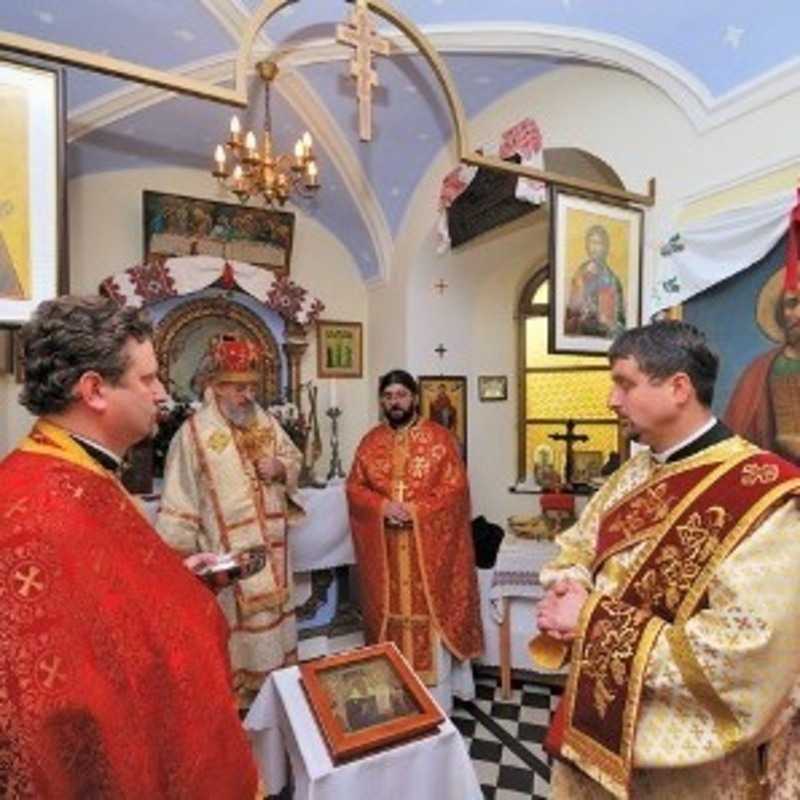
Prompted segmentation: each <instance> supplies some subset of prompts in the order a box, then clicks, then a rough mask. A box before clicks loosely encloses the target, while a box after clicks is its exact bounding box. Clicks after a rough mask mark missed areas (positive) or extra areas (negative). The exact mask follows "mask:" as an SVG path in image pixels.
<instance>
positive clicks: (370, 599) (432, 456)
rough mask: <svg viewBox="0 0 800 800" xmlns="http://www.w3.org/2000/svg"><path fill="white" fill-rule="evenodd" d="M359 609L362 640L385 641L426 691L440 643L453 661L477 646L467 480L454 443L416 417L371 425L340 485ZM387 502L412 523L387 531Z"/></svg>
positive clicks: (436, 427)
mask: <svg viewBox="0 0 800 800" xmlns="http://www.w3.org/2000/svg"><path fill="white" fill-rule="evenodd" d="M347 499H348V503H349V506H350V525H351V529H352V532H353V541H354V544H355V549H356V557H357V559H358V565H359V580H360V583H361V604H362V611H363V614H364V622H365V624H366V628H367V636H368V639H369V641H371V642H380V641H385V640H387V639H388V640H391V641H393V642H394V643H395V644H396V645H397V646H398V648H400V650H401V652H402V653H403V655H404V656H405V657H406V658H407V659H408V660H409V662H410V663H411V664H413V666H414V668H415V669H416V670H417V672H418V673H419V675H420V677H421V678H422V679H423V680H424V681H425V682H426V683H427V684H428V685H435V684H436V676H437V663H436V654H437V649H438V648H437V645H438V643H439V641H441V642H442V643H443V644H444V645H445V647H447V649H448V650H449V651H450V652H451V653H452V654H453V655H454V656H455V657H456V658H457V659H460V660H464V659H468V658H474V657H475V656H477V655H479V654H480V653H481V651H482V649H483V631H482V628H481V621H480V610H479V596H478V585H477V579H476V574H475V555H474V551H473V545H472V535H471V528H470V503H469V489H468V485H467V476H466V472H465V470H464V465H463V463H462V461H461V458H460V456H459V454H458V450H457V445H456V442H455V439H454V438H453V436H452V434H451V433H449V431H447V430H445V428H443V427H442V426H441V425H437V424H436V423H435V422H430V421H429V420H421V421H419V422H417V423H416V424H414V425H411V426H410V427H407V428H404V429H402V430H394V429H392V428H391V427H389V426H388V425H379V426H378V427H376V428H373V429H372V430H371V431H370V432H369V433H368V434H367V435H366V436H365V437H364V439H363V440H362V441H361V444H360V445H359V447H358V450H357V452H356V455H355V460H354V462H353V467H352V470H351V472H350V476H349V478H348V480H347ZM390 500H402V501H403V502H405V503H406V504H408V505H409V506H410V508H411V513H412V517H413V522H412V524H410V525H408V526H405V527H399V528H395V527H391V526H389V525H387V524H386V523H385V521H384V518H383V509H384V507H385V505H386V503H387V502H389V501H390Z"/></svg>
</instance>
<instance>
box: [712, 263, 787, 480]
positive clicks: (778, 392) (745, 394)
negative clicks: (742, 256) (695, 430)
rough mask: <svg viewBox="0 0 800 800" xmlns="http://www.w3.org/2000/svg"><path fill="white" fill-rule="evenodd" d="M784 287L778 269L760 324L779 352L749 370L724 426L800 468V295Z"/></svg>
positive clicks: (761, 299)
mask: <svg viewBox="0 0 800 800" xmlns="http://www.w3.org/2000/svg"><path fill="white" fill-rule="evenodd" d="M784 284H785V277H784V270H783V269H780V270H778V271H777V272H776V273H774V274H773V275H772V276H771V277H770V278H769V280H768V281H767V282H766V283H765V284H764V286H763V288H762V289H761V292H760V293H759V296H758V302H757V304H756V321H757V322H758V326H759V327H760V328H761V330H762V331H763V332H764V333H765V334H766V336H768V337H769V338H770V339H771V340H772V341H774V342H775V343H776V344H777V346H776V347H774V348H772V349H771V350H768V351H767V352H765V353H762V354H761V355H759V356H757V357H756V358H754V359H753V360H752V361H751V362H750V363H749V364H748V365H747V367H745V369H744V370H743V372H742V374H741V375H740V376H739V380H738V381H737V383H736V387H735V388H734V390H733V392H732V394H731V397H730V400H729V401H728V407H727V409H726V411H725V422H726V424H727V425H728V426H729V427H730V428H731V429H732V430H733V431H734V432H736V433H738V434H739V435H740V436H744V437H745V438H746V439H749V440H750V441H751V442H753V443H754V444H757V445H758V446H759V447H765V448H767V449H769V450H774V451H775V452H777V453H780V454H781V455H782V456H784V457H785V458H788V459H789V460H790V461H793V462H794V463H795V464H800V402H799V401H798V397H800V292H798V291H797V290H796V289H791V288H787V287H786V286H785V285H784Z"/></svg>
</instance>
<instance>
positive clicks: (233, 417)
mask: <svg viewBox="0 0 800 800" xmlns="http://www.w3.org/2000/svg"><path fill="white" fill-rule="evenodd" d="M260 357H261V354H260V350H259V348H258V346H257V345H256V344H255V343H254V342H251V341H250V340H248V339H245V338H239V337H237V336H236V335H234V334H223V335H222V336H220V337H216V338H215V339H214V340H212V342H211V344H210V348H209V352H208V354H207V356H206V358H205V359H204V363H203V373H204V375H205V378H206V379H207V380H208V384H207V385H206V386H205V387H204V392H203V398H204V403H203V407H202V408H201V409H200V410H199V411H198V412H197V413H196V414H194V415H193V416H192V417H190V418H189V419H188V420H186V422H184V424H183V425H182V427H181V429H180V430H179V431H178V433H177V434H176V435H175V437H174V439H173V440H172V443H171V444H170V448H169V452H168V453H167V460H166V468H165V471H164V490H163V493H162V499H161V512H160V514H159V517H158V520H157V522H156V529H157V530H158V532H159V533H160V534H161V536H162V538H163V539H164V541H165V542H167V544H169V545H170V547H172V548H173V549H175V550H176V551H178V552H179V553H181V554H182V555H188V554H191V553H203V552H210V553H216V554H219V555H223V554H229V553H232V554H240V553H243V552H245V551H248V550H250V549H251V548H253V547H263V548H265V549H266V564H265V566H264V568H263V569H261V570H260V571H258V572H256V573H255V574H254V575H251V576H249V577H246V578H243V579H242V580H239V581H237V582H235V583H233V584H232V585H229V586H225V587H224V588H223V589H222V590H221V591H220V592H219V594H218V599H219V602H220V605H221V606H222V610H223V611H224V613H225V616H226V618H227V620H228V624H229V625H230V629H231V637H230V644H229V647H230V655H231V662H232V665H233V678H234V687H235V689H236V693H237V696H238V700H239V704H240V706H241V707H242V708H246V707H248V706H249V705H250V703H251V702H252V700H253V699H254V698H255V695H256V694H257V693H258V690H259V689H260V688H261V684H262V683H263V682H264V678H265V677H266V676H267V674H268V673H269V672H271V671H272V670H275V669H279V668H280V667H283V666H286V665H287V664H290V663H294V662H295V661H296V657H297V629H296V624H295V613H294V601H293V597H292V589H293V586H292V570H291V565H290V563H289V553H288V547H287V541H286V534H287V526H288V521H289V512H290V509H291V510H292V511H293V513H294V512H295V511H296V510H297V509H298V508H299V505H297V504H295V503H294V502H293V501H292V499H291V498H292V495H294V493H295V492H296V489H297V476H298V474H299V472H300V465H301V461H302V456H301V453H300V451H299V450H298V449H297V448H296V447H295V446H294V444H293V443H292V441H291V439H290V438H289V436H288V435H287V434H286V433H285V431H284V430H283V428H281V426H280V425H279V424H278V422H277V420H276V419H275V418H274V417H272V416H271V415H269V414H266V413H265V412H264V411H263V410H262V409H261V408H260V407H259V406H258V404H257V403H256V400H255V397H256V388H257V380H258V367H259V360H260Z"/></svg>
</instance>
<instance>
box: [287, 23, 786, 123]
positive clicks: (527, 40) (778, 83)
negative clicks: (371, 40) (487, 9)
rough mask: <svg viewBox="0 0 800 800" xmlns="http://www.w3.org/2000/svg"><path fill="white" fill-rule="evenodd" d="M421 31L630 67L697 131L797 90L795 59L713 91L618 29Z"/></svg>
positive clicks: (295, 60)
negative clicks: (729, 87) (721, 90)
mask: <svg viewBox="0 0 800 800" xmlns="http://www.w3.org/2000/svg"><path fill="white" fill-rule="evenodd" d="M422 30H423V32H424V34H425V35H426V36H427V37H428V38H429V39H430V41H431V42H432V44H433V45H434V46H435V47H436V49H437V50H438V51H439V52H442V53H463V54H466V55H469V54H477V55H480V54H484V55H514V54H517V55H538V56H552V57H554V58H561V59H567V58H569V59H575V60H578V61H582V62H585V63H590V64H600V65H603V66H607V67H613V68H615V69H622V70H625V71H626V72H631V73H634V74H636V75H639V76H640V77H642V78H644V79H645V80H647V81H649V82H650V83H652V84H653V85H655V86H657V87H658V88H659V89H661V91H663V92H664V93H665V94H666V95H667V96H669V97H670V98H671V99H672V101H673V102H674V103H675V104H676V105H677V106H678V107H679V108H680V109H681V110H682V111H683V113H684V114H685V115H686V116H687V118H688V119H689V120H690V122H691V123H692V125H693V126H694V128H695V129H696V130H697V131H698V132H700V133H703V132H705V131H708V130H711V129H713V128H716V127H719V126H720V125H722V124H724V123H726V122H729V121H730V120H732V119H735V118H736V117H739V116H743V115H745V114H748V113H750V112H751V111H754V110H756V109H757V108H759V107H760V106H763V105H765V104H767V103H770V102H772V101H774V100H777V99H779V98H780V97H783V96H784V95H786V94H789V93H790V92H794V91H797V90H800V58H794V59H791V60H789V61H787V62H785V63H784V64H782V65H780V66H779V67H776V68H775V69H773V70H770V71H769V72H767V73H765V74H764V75H761V76H760V77H759V78H757V79H755V80H753V81H750V82H748V83H746V84H742V85H741V86H739V87H738V88H736V89H734V90H732V91H730V92H727V93H726V94H724V95H720V96H719V97H714V96H713V95H712V94H711V92H710V91H709V90H708V88H707V87H706V85H705V84H704V83H702V82H701V81H699V80H698V79H697V78H696V77H695V76H694V75H693V74H692V73H690V72H688V71H687V70H685V69H684V68H683V67H681V66H680V65H679V64H677V63H675V62H674V61H672V60H671V59H668V58H666V57H664V56H662V55H661V54H660V53H657V52H656V51H654V50H651V49H649V48H646V47H643V46H641V45H637V44H635V43H634V42H631V41H630V40H628V39H624V38H622V37H619V36H612V35H609V34H600V33H590V32H587V31H583V30H578V29H575V28H566V27H561V26H555V25H533V24H528V23H502V24H499V23H484V24H474V25H472V24H471V25H469V26H466V25H429V26H427V27H424V28H423V29H422ZM381 35H382V36H384V37H386V38H388V39H389V40H390V41H391V42H392V52H393V53H403V54H409V55H414V54H416V52H417V51H416V48H415V47H414V45H413V44H412V43H411V42H410V41H408V40H407V39H406V38H405V37H404V36H402V34H400V33H398V32H396V31H391V30H381ZM281 57H282V63H286V64H287V65H288V64H291V65H292V66H294V67H302V66H306V65H308V64H318V63H325V62H329V61H341V60H345V59H346V58H347V57H348V53H347V51H345V50H344V49H343V48H342V47H341V46H340V45H337V44H336V42H335V41H334V40H332V39H316V40H313V41H308V42H305V43H303V45H302V47H298V48H284V49H283V50H282V51H281Z"/></svg>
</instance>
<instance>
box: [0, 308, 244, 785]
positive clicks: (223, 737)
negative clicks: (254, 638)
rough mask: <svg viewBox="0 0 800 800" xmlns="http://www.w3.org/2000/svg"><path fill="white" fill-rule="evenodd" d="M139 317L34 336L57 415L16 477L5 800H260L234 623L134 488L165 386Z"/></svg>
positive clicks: (1, 712) (6, 492) (0, 647)
mask: <svg viewBox="0 0 800 800" xmlns="http://www.w3.org/2000/svg"><path fill="white" fill-rule="evenodd" d="M151 335H152V329H151V326H150V324H149V322H147V321H146V320H145V319H144V318H143V317H142V316H141V315H140V313H139V312H137V311H136V310H133V309H120V308H119V307H118V306H116V305H115V304H114V303H113V301H110V300H103V299H101V298H83V299H81V298H69V297H67V298H60V299H58V300H54V301H49V302H47V303H44V304H42V305H41V306H40V307H39V309H38V311H37V313H36V315H35V316H34V319H33V320H32V321H31V322H30V323H29V324H28V325H27V326H26V328H25V329H23V337H24V346H25V386H24V388H23V392H22V395H21V401H22V403H23V404H24V405H25V406H26V407H27V408H28V409H29V410H30V411H32V412H33V413H35V414H39V415H40V417H39V419H38V421H37V422H36V424H35V425H34V427H33V430H32V431H31V433H30V434H29V436H28V437H27V438H26V439H25V440H24V441H23V442H22V443H21V445H20V446H19V447H18V448H17V449H16V450H15V451H14V452H13V453H11V454H10V455H9V456H8V457H7V458H6V459H5V460H4V461H3V462H2V463H0V517H2V525H0V598H1V599H0V742H2V744H0V764H2V766H1V767H0V794H2V796H3V797H19V798H22V797H26V798H27V797H31V798H33V797H35V798H58V800H61V799H62V798H85V797H98V798H99V797H102V798H215V800H221V799H224V800H227V799H229V800H251V799H252V798H254V797H255V796H256V792H257V788H258V778H257V773H256V768H255V765H254V762H253V759H252V756H251V753H250V748H249V746H248V743H247V740H246V738H245V735H244V732H243V730H242V727H241V724H240V722H239V720H238V716H237V712H236V708H235V705H234V698H233V694H232V689H231V676H230V667H229V664H228V660H227V647H226V642H227V625H226V623H225V620H224V618H223V617H222V615H221V614H220V612H219V610H218V607H217V603H216V601H215V598H214V595H213V594H212V593H211V592H210V591H209V590H208V589H207V588H206V587H205V586H204V585H203V583H202V582H201V581H200V580H199V579H198V578H197V577H195V576H194V575H193V574H192V572H190V570H189V569H187V567H186V565H184V563H182V561H181V559H180V558H179V557H178V556H176V555H175V554H174V553H173V552H172V551H171V550H170V549H169V548H168V547H167V546H166V545H165V544H164V543H163V542H162V541H161V539H160V538H159V537H158V536H157V534H156V533H155V531H154V530H153V529H152V527H151V526H150V524H149V523H148V522H147V521H146V519H145V518H144V517H143V516H142V514H141V513H140V511H139V509H138V508H137V506H136V505H135V503H134V501H133V500H132V498H131V497H130V496H129V495H128V494H127V493H126V492H125V490H124V489H123V487H122V486H121V485H120V483H119V481H118V480H117V478H116V475H115V471H116V468H117V467H118V466H119V462H120V460H121V457H122V455H123V454H124V452H125V451H126V450H127V449H128V448H129V447H130V446H131V445H132V444H134V443H135V442H136V441H138V440H140V439H141V438H143V437H144V436H146V435H148V434H149V433H150V432H151V431H152V428H153V425H154V422H155V419H156V412H157V407H158V404H159V402H160V401H161V400H163V399H164V389H163V386H162V385H161V383H160V382H159V380H158V376H157V363H156V359H155V355H154V352H153V347H152V344H151V341H150V337H151Z"/></svg>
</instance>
